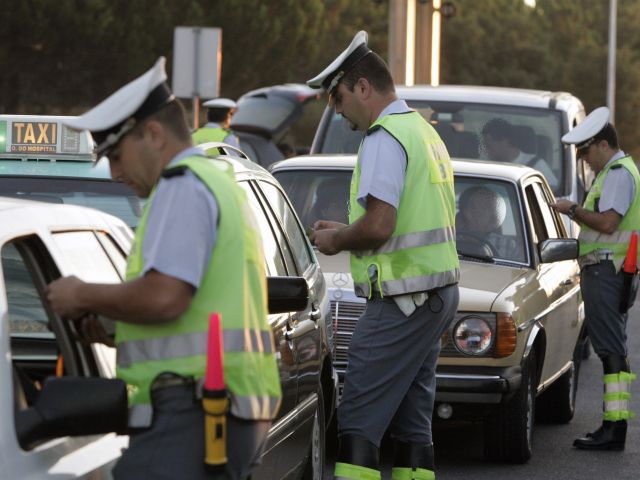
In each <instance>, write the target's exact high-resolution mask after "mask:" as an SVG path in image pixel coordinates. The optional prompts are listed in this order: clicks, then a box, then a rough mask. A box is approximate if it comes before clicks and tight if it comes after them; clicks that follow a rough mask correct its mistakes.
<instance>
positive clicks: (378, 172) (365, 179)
mask: <svg viewBox="0 0 640 480" xmlns="http://www.w3.org/2000/svg"><path fill="white" fill-rule="evenodd" d="M410 111H411V109H410V108H409V107H408V106H407V103H406V102H405V101H404V100H395V101H393V102H391V103H390V104H389V105H387V107H386V108H385V109H384V110H383V111H382V112H381V113H380V116H379V117H378V118H379V119H380V118H382V117H384V116H385V115H391V114H395V113H405V112H410ZM359 159H360V184H359V185H358V195H357V197H356V200H357V201H358V203H360V205H361V206H362V207H363V208H367V195H371V196H372V197H375V198H377V199H378V200H382V201H383V202H385V203H388V204H389V205H392V206H393V207H394V208H395V209H396V210H397V209H398V206H399V205H400V196H401V195H402V190H403V188H404V176H405V173H406V171H407V154H406V153H405V151H404V148H403V147H402V145H400V143H399V142H398V141H397V140H396V139H395V138H394V137H393V136H391V134H389V132H387V131H386V130H385V129H383V128H379V129H377V130H375V131H374V132H373V133H371V134H370V135H367V136H365V137H364V140H363V143H362V149H361V150H360V155H359ZM369 277H370V278H371V279H372V281H373V280H375V279H376V271H375V267H372V268H370V270H369ZM374 288H375V284H374ZM393 299H394V301H395V302H396V305H398V308H400V310H401V311H402V312H403V313H404V314H405V315H406V316H409V315H411V314H412V313H413V312H414V311H415V309H416V306H418V307H419V306H421V305H422V304H423V303H424V302H425V301H426V299H427V294H426V293H417V294H408V295H396V296H394V297H393Z"/></svg>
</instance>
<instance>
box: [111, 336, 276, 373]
mask: <svg viewBox="0 0 640 480" xmlns="http://www.w3.org/2000/svg"><path fill="white" fill-rule="evenodd" d="M223 344H224V351H225V352H261V353H273V350H272V345H271V334H270V332H259V335H258V332H254V331H252V330H240V329H236V330H224V331H223ZM186 352H188V353H187V355H185V353H186ZM206 354H207V332H195V333H186V334H184V335H172V336H169V337H161V338H145V339H140V340H128V341H124V342H121V343H120V344H119V345H118V367H120V368H127V367H130V366H131V364H132V363H137V362H147V361H158V360H167V359H170V358H181V357H184V356H193V355H206Z"/></svg>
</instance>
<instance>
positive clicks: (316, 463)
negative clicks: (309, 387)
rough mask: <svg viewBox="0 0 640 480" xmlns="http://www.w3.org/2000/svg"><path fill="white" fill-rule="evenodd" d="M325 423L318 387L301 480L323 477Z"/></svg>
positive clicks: (322, 399) (321, 398)
mask: <svg viewBox="0 0 640 480" xmlns="http://www.w3.org/2000/svg"><path fill="white" fill-rule="evenodd" d="M325 429H326V425H325V423H324V396H323V395H322V388H319V389H318V403H317V405H316V412H315V414H314V416H313V429H312V433H311V445H310V446H309V456H308V458H307V465H306V466H305V469H304V473H303V474H302V478H303V480H322V479H323V477H324V465H325V453H326V452H325V434H326V430H325Z"/></svg>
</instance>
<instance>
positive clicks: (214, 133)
mask: <svg viewBox="0 0 640 480" xmlns="http://www.w3.org/2000/svg"><path fill="white" fill-rule="evenodd" d="M230 133H231V132H230V131H229V130H226V129H224V128H222V127H216V128H210V127H202V128H199V129H198V130H196V131H195V132H193V133H192V134H191V140H193V143H194V144H195V145H199V144H201V143H207V142H223V141H224V139H225V138H227V135H229V134H230Z"/></svg>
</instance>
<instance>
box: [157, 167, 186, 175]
mask: <svg viewBox="0 0 640 480" xmlns="http://www.w3.org/2000/svg"><path fill="white" fill-rule="evenodd" d="M187 170H188V168H187V167H185V166H180V167H173V168H170V169H168V170H165V171H163V172H162V178H173V177H179V176H181V175H184V172H186V171H187Z"/></svg>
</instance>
